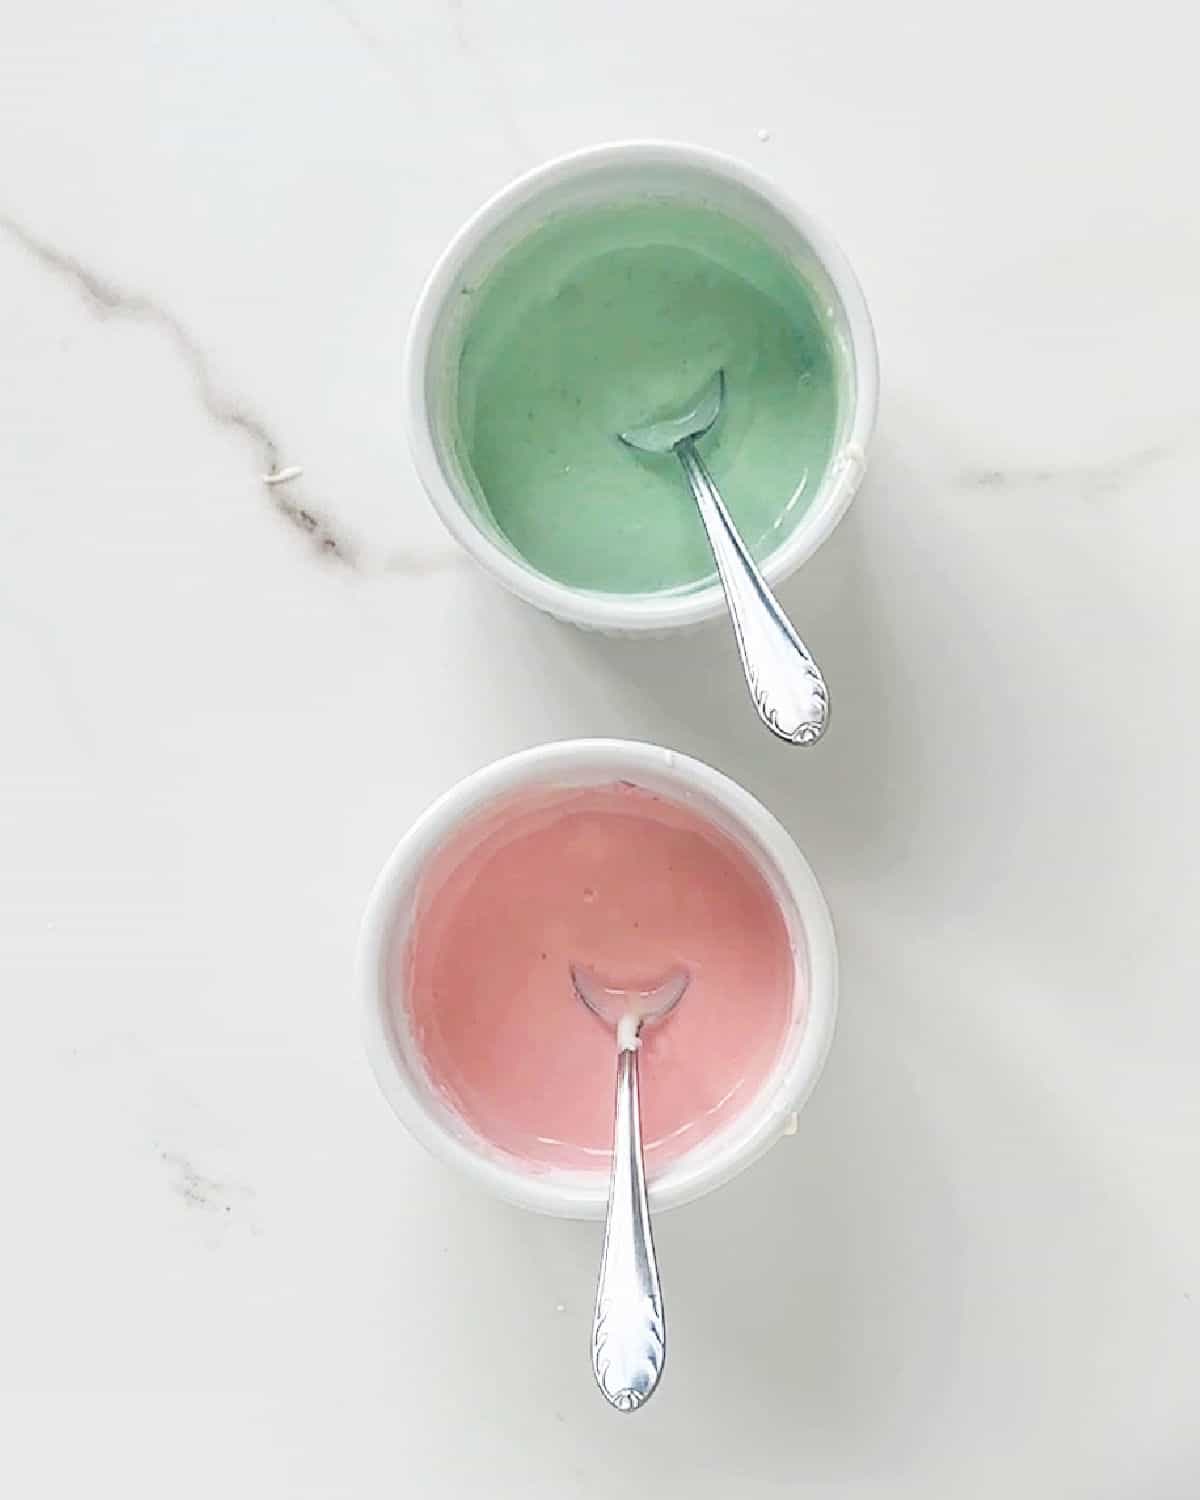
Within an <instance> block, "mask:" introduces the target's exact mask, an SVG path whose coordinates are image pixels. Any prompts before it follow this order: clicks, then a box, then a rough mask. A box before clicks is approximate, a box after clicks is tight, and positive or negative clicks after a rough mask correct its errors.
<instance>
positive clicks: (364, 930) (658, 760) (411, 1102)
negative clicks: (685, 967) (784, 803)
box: [356, 739, 838, 1219]
mask: <svg viewBox="0 0 1200 1500" xmlns="http://www.w3.org/2000/svg"><path fill="white" fill-rule="evenodd" d="M639 774H641V775H643V776H647V777H653V778H654V779H655V780H656V781H658V782H660V783H666V784H669V785H670V786H672V787H675V788H677V789H678V791H679V793H680V795H681V796H683V795H686V794H687V793H688V792H691V793H693V794H696V793H699V794H700V796H701V797H703V798H705V799H707V800H709V801H710V802H711V803H713V804H715V805H716V806H718V807H719V808H720V809H721V811H722V813H723V814H724V815H725V816H727V817H728V818H729V819H730V821H731V822H732V823H733V824H735V825H736V826H737V827H738V828H739V829H740V830H741V831H742V832H743V833H744V834H745V835H746V837H747V840H748V842H751V843H753V844H754V845H756V846H757V849H758V850H759V851H761V858H759V859H758V860H757V862H758V863H760V865H761V864H765V863H769V864H770V865H771V867H772V869H773V872H774V874H775V876H776V878H777V880H778V882H779V883H780V884H781V885H782V886H783V888H784V889H785V890H786V893H787V896H788V898H789V899H790V901H791V902H792V904H793V905H794V908H795V911H796V914H797V916H798V918H799V921H800V925H801V926H802V928H803V931H804V937H805V943H806V948H807V955H806V956H807V969H808V975H807V979H808V994H807V1005H806V1010H805V1016H804V1021H803V1030H802V1033H801V1036H800V1041H799V1044H798V1046H797V1047H796V1049H795V1052H794V1055H793V1056H792V1057H791V1058H790V1059H789V1061H788V1062H787V1065H786V1066H785V1067H784V1068H783V1069H782V1070H781V1071H780V1072H779V1073H778V1074H776V1075H775V1076H774V1077H773V1078H772V1079H771V1081H770V1082H769V1083H768V1084H767V1085H766V1086H765V1087H764V1088H763V1089H762V1090H761V1091H760V1093H759V1094H758V1095H757V1096H756V1098H755V1100H754V1101H753V1102H752V1103H751V1104H750V1105H748V1106H747V1108H746V1110H744V1111H743V1112H742V1114H741V1115H739V1116H738V1117H737V1120H736V1122H734V1123H735V1129H734V1130H733V1131H731V1132H730V1133H728V1134H727V1133H726V1132H720V1133H718V1134H717V1135H715V1136H713V1137H712V1138H711V1139H710V1140H707V1141H703V1142H701V1143H700V1144H699V1145H698V1146H697V1147H696V1148H695V1149H694V1150H693V1151H691V1152H689V1153H687V1155H685V1156H683V1157H681V1158H680V1159H679V1160H678V1161H677V1162H672V1163H670V1164H669V1165H668V1166H667V1167H666V1168H664V1170H663V1172H662V1173H661V1174H659V1175H658V1176H657V1177H656V1178H655V1179H654V1181H652V1182H651V1184H650V1189H649V1192H650V1201H651V1204H652V1206H653V1207H654V1208H655V1209H660V1210H661V1209H666V1208H673V1207H677V1206H678V1205H680V1204H683V1203H688V1202H691V1201H692V1200H693V1199H696V1198H699V1197H701V1196H703V1195H704V1194H706V1193H709V1192H711V1191H713V1190H714V1189H715V1188H717V1187H720V1186H721V1185H722V1184H723V1183H725V1182H727V1181H728V1180H729V1179H730V1178H731V1177H734V1176H735V1175H736V1174H737V1173H739V1172H741V1171H743V1170H744V1169H745V1168H746V1167H747V1166H749V1165H750V1164H751V1163H752V1162H753V1161H755V1160H757V1159H758V1157H759V1156H761V1155H762V1153H763V1152H764V1151H766V1150H767V1149H768V1147H770V1146H771V1145H772V1144H774V1142H775V1141H777V1140H778V1139H779V1138H780V1136H781V1135H783V1134H786V1133H787V1132H788V1131H789V1129H790V1126H791V1122H792V1120H793V1117H794V1116H795V1114H796V1112H797V1111H798V1110H799V1109H800V1108H801V1107H802V1106H803V1104H804V1102H805V1101H806V1100H807V1098H808V1096H809V1094H810V1093H811V1092H812V1090H813V1088H814V1087H815V1085H816V1082H817V1079H818V1078H819V1077H820V1074H821V1071H822V1069H823V1068H824V1065H825V1060H826V1058H827V1056H828V1053H829V1048H830V1045H831V1043H832V1040H833V1032H834V1026H835V1022H836V1017H837V997H838V978H837V976H838V964H837V945H836V939H835V936H834V930H833V922H832V919H831V917H830V915H829V908H828V906H827V905H826V903H825V898H824V896H823V894H822V892H821V888H820V886H819V885H818V883H817V879H816V876H815V875H814V874H813V872H812V869H811V867H810V866H809V864H808V861H807V860H806V859H805V858H804V855H803V854H802V853H801V852H800V850H799V848H798V847H797V845H796V843H795V841H794V840H793V839H792V837H791V835H790V834H789V833H788V832H787V830H786V829H785V828H784V827H783V826H782V824H781V823H780V822H779V821H778V819H776V818H775V817H774V815H773V814H771V813H770V812H768V811H767V809H766V808H765V807H764V806H763V805H762V803H761V802H759V801H758V800H757V798H755V797H753V796H752V795H751V794H750V793H749V792H748V791H746V789H745V788H744V787H742V786H740V785H739V784H738V783H737V782H735V781H733V780H732V779H731V778H730V777H728V776H726V775H724V774H723V773H722V772H720V771H717V770H715V769H714V768H713V767H712V766H709V765H707V764H705V763H704V762H703V761H699V760H695V759H693V758H692V757H691V756H687V755H682V754H680V753H679V752H677V751H673V750H668V749H665V748H664V747H662V746H659V745H652V744H648V743H646V742H644V741H638V740H611V739H580V740H561V741H552V742H550V743H547V744H543V745H536V746H534V747H532V748H531V749H528V750H522V751H519V752H517V753H516V754H515V755H510V756H506V757H504V758H503V759H500V760H496V761H493V762H491V763H490V764H489V765H486V766H484V767H483V768H482V769H480V770H478V771H476V772H474V773H473V774H471V775H469V776H467V777H465V778H464V779H463V780H461V781H459V782H457V783H456V784H455V785H454V786H452V787H450V788H449V789H448V790H447V791H446V792H444V793H443V794H442V795H441V796H440V797H439V798H437V799H436V800H435V801H434V802H433V803H432V805H431V806H430V807H429V808H427V810H426V811H425V812H424V813H422V814H421V816H420V817H418V818H417V820H416V821H415V822H414V823H413V824H412V826H411V827H410V828H409V830H408V831H407V832H406V833H405V834H404V835H403V836H402V837H401V838H400V840H399V842H398V843H397V844H396V846H395V848H394V849H393V851H392V853H391V854H390V855H389V856H388V859H387V860H386V862H385V864H384V866H383V868H382V870H381V871H380V873H379V876H378V878H377V879H376V881H375V884H374V887H373V889H372V891H371V894H370V897H369V899H368V901H367V906H366V910H365V912H364V915H363V920H362V926H361V930H360V935H359V943H358V955H357V973H356V987H357V990H358V996H359V1003H360V1006H361V1011H362V1019H363V1037H364V1043H365V1047H366V1051H367V1056H368V1059H369V1061H370V1064H371V1068H372V1071H373V1072H374V1075H375V1078H376V1081H377V1083H378V1084H379V1087H380V1089H381V1090H382V1092H383V1095H384V1097H385V1098H386V1100H387V1101H388V1103H389V1104H390V1105H391V1108H392V1110H393V1111H394V1112H395V1114H396V1115H397V1117H398V1118H399V1119H400V1121H401V1122H402V1123H403V1124H404V1125H405V1126H406V1127H407V1129H408V1130H409V1132H410V1133H411V1134H412V1135H413V1136H414V1137H415V1138H416V1140H417V1141H419V1142H420V1143H421V1144H422V1145H423V1146H424V1147H425V1148H426V1149H427V1150H428V1151H429V1152H430V1153H431V1154H432V1155H433V1156H434V1157H436V1158H438V1159H439V1160H441V1161H443V1162H446V1163H447V1164H449V1165H451V1166H453V1167H455V1168H456V1169H458V1170H459V1171H461V1172H463V1173H465V1175H466V1176H467V1177H469V1178H470V1179H472V1180H473V1181H474V1182H475V1183H477V1184H478V1185H479V1186H480V1187H483V1188H484V1189H486V1190H487V1191H488V1192H490V1193H492V1194H493V1195H495V1196H496V1197H499V1198H501V1199H503V1200H504V1201H506V1202H508V1203H510V1204H514V1205H516V1206H517V1207H521V1208H526V1209H531V1210H534V1211H536V1212H539V1213H544V1214H551V1215H556V1216H558V1217H563V1218H580V1219H597V1218H600V1217H602V1216H603V1214H604V1210H605V1204H606V1201H607V1181H606V1180H605V1179H604V1178H602V1177H601V1176H600V1174H596V1175H595V1180H594V1181H593V1180H590V1179H587V1178H583V1177H571V1176H569V1175H567V1174H555V1173H552V1172H546V1173H531V1172H524V1171H522V1170H521V1169H520V1167H519V1166H518V1165H517V1164H516V1163H515V1162H510V1161H509V1160H508V1159H506V1158H503V1157H501V1156H500V1155H499V1154H498V1153H492V1152H488V1151H487V1148H486V1144H485V1143H483V1142H482V1141H481V1142H479V1143H478V1144H476V1143H474V1142H472V1141H471V1140H470V1139H469V1138H467V1137H466V1136H464V1135H461V1134H458V1133H456V1132H455V1131H453V1130H452V1129H451V1128H450V1126H449V1125H448V1124H447V1123H446V1122H445V1121H444V1120H443V1119H442V1118H440V1117H439V1116H438V1115H436V1114H435V1113H434V1112H433V1111H431V1109H430V1108H429V1105H428V1103H427V1100H426V1097H425V1096H424V1095H423V1093H422V1092H421V1091H420V1090H419V1089H418V1087H417V1086H416V1084H415V1083H414V1081H413V1079H412V1078H411V1077H410V1075H409V1072H408V1070H407V1069H406V1068H405V1067H404V1066H403V1065H402V1063H401V1062H399V1061H398V1059H397V1056H396V1043H395V1041H394V1038H393V1033H392V1028H391V1023H390V1019H389V1011H390V1002H389V993H388V991H389V986H388V982H387V978H386V975H387V964H388V956H389V951H390V944H391V940H392V930H393V923H394V920H395V916H396V913H397V911H398V910H399V909H400V904H401V896H402V894H403V892H404V891H405V890H407V889H409V888H411V885H412V883H413V882H414V881H415V880H416V879H418V878H419V874H420V871H421V869H422V868H423V867H424V865H425V863H426V861H427V860H428V859H429V858H430V857H431V856H432V855H433V854H434V852H435V851H436V850H437V849H438V848H440V847H441V846H442V845H443V844H444V842H445V840H446V839H447V838H448V837H449V836H450V835H451V834H452V832H453V831H454V830H455V829H456V828H458V827H459V826H461V824H462V822H463V820H464V819H465V818H467V817H469V816H471V815H472V814H473V813H474V812H475V811H476V810H478V809H480V808H482V807H483V806H485V805H486V804H488V803H489V802H492V801H494V800H495V799H496V798H497V797H498V796H501V795H503V794H504V793H505V792H507V791H510V790H515V789H517V788H519V787H523V786H528V785H530V784H531V782H534V781H536V780H538V779H542V778H544V779H545V780H546V781H549V782H552V781H553V780H554V779H555V778H556V777H559V778H562V779H563V780H564V781H569V779H571V778H573V777H588V778H591V777H595V778H596V779H597V780H600V779H603V778H607V777H611V778H612V779H614V780H618V779H621V778H622V777H626V778H629V779H632V780H634V781H636V779H637V777H638V775H639Z"/></svg>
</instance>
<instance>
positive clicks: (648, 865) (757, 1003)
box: [395, 783, 795, 1170]
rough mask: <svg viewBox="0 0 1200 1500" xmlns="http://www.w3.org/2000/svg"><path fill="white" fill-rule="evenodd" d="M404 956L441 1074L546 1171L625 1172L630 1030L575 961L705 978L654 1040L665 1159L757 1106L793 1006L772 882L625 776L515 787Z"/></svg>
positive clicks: (437, 875) (416, 1020) (469, 841)
mask: <svg viewBox="0 0 1200 1500" xmlns="http://www.w3.org/2000/svg"><path fill="white" fill-rule="evenodd" d="M401 961H402V963H403V965H404V969H403V972H404V973H406V975H407V990H408V1006H409V1015H410V1022H411V1026H412V1031H413V1034H414V1036H415V1037H416V1040H417V1044H418V1047H419V1048H420V1051H421V1054H422V1056H423V1058H424V1062H425V1066H426V1068H427V1070H428V1073H429V1076H430V1078H431V1079H432V1081H433V1083H434V1085H435V1086H436V1087H437V1088H438V1089H439V1090H440V1091H441V1092H442V1094H443V1095H444V1097H446V1098H447V1099H448V1100H449V1101H450V1103H451V1104H452V1106H453V1107H454V1109H455V1110H456V1111H457V1112H458V1113H459V1114H460V1115H461V1116H462V1118H463V1119H464V1120H465V1121H466V1122H467V1124H468V1125H469V1126H470V1127H471V1128H472V1129H473V1130H474V1131H475V1132H476V1133H477V1134H479V1135H480V1136H482V1137H483V1138H484V1139H485V1140H487V1141H489V1142H491V1143H492V1144H493V1145H494V1146H496V1147H497V1148H498V1149H499V1150H501V1151H503V1152H505V1153H507V1154H509V1155H511V1156H514V1157H517V1158H519V1159H520V1160H522V1161H524V1162H525V1163H528V1164H532V1165H535V1166H540V1167H569V1168H594V1169H597V1170H607V1163H608V1158H609V1154H610V1146H611V1140H612V1112H613V1080H614V1072H615V1066H616V1041H615V1037H614V1035H613V1033H612V1032H611V1031H610V1030H608V1029H606V1028H605V1027H604V1026H603V1024H602V1023H601V1022H600V1021H598V1020H597V1019H596V1018H595V1017H594V1016H592V1015H591V1014H589V1013H588V1011H587V1010H585V1009H584V1007H583V1005H582V1004H581V1003H580V1001H579V1000H578V999H577V998H576V997H575V995H574V994H573V991H572V988H571V981H570V976H569V967H570V964H571V963H572V962H577V963H583V964H587V965H590V966H592V967H593V968H594V969H595V970H596V971H598V972H599V973H601V974H603V975H604V976H606V977H607V978H608V979H609V980H610V981H611V982H612V983H614V984H617V985H620V986H622V987H624V986H626V985H628V986H630V987H635V986H637V985H639V984H645V983H646V982H648V981H653V980H656V979H658V978H660V977H661V976H662V975H663V974H664V973H665V972H666V971H667V970H668V969H670V968H671V967H672V966H674V965H676V964H682V965H684V966H685V967H686V968H687V970H688V971H689V973H690V975H691V983H690V985H689V987H688V990H687V993H686V994H685V995H684V997H683V999H682V1001H681V1002H680V1004H679V1006H678V1007H677V1008H676V1009H675V1011H674V1012H672V1014H671V1015H670V1016H668V1017H667V1018H666V1019H665V1020H664V1021H663V1022H661V1023H660V1024H659V1025H657V1026H654V1027H650V1028H647V1029H646V1031H645V1032H644V1033H643V1044H642V1057H641V1084H642V1089H641V1093H642V1121H643V1131H644V1136H645V1142H646V1148H647V1157H648V1159H649V1161H650V1163H651V1165H653V1164H655V1163H659V1164H661V1163H662V1162H665V1161H667V1160H670V1159H671V1158H672V1157H675V1156H678V1155H680V1154H681V1153H682V1152H683V1151H686V1150H688V1149H689V1148H690V1147H692V1146H694V1145H695V1144H696V1143H697V1142H698V1141H700V1140H703V1139H704V1137H706V1136H708V1135H711V1134H712V1133H713V1132H714V1131H715V1130H717V1129H718V1128H719V1127H721V1126H722V1125H724V1124H726V1123H727V1122H728V1121H729V1120H730V1119H731V1118H733V1117H734V1116H735V1115H736V1114H737V1113H738V1112H739V1111H740V1110H741V1109H742V1108H744V1107H745V1105H746V1104H747V1103H748V1102H749V1100H750V1099H752V1098H753V1096H754V1094H755V1092H756V1091H757V1089H758V1087H759V1086H760V1085H761V1083H762V1082H763V1080H764V1079H765V1078H766V1077H767V1075H768V1074H769V1073H770V1071H771V1068H772V1066H773V1064H774V1063H775V1061H776V1059H777V1058H778V1057H779V1054H780V1051H781V1049H782V1047H783V1043H784V1039H785V1037H786V1035H787V1033H788V1031H789V1029H790V1027H791V1025H792V1023H793V1020H794V1019H795V1018H794V1016H793V982H794V981H793V974H794V965H793V958H792V951H791V945H790V942H789V939H788V932H787V928H786V925H785V923H784V920H783V916H782V914H781V913H780V910H779V906H778V904H777V902H776V900H775V898H774V896H773V895H772V893H771V891H770V889H769V887H768V885H767V883H766V881H765V879H764V878H763V876H762V875H761V874H760V872H759V871H758V870H757V869H756V868H755V866H754V865H753V863H752V862H751V861H750V859H749V858H748V857H747V855H746V854H744V853H743V852H742V851H741V849H739V848H738V847H737V845H736V844H734V843H733V841H732V840H731V839H730V838H728V837H727V836H726V835H725V834H723V833H722V832H720V831H719V830H718V829H716V828H715V827H714V826H713V825H712V824H711V823H710V822H709V821H708V820H707V819H705V818H704V817H703V816H701V815H700V814H699V813H698V812H696V811H694V810H693V809H691V808H688V807H685V806H682V805H680V804H677V803H674V802H669V801H666V800H664V799H663V798H661V797H658V796H655V795H653V794H651V793H649V792H646V791H642V790H640V789H638V788H635V787H632V786H629V785H628V784H625V783H621V784H619V785H612V786H601V787H590V788H583V789H563V790H556V791H546V792H539V793H536V794H527V795H525V796H523V797H520V798H517V799H509V800H508V801H507V802H505V803H503V804H501V805H499V806H497V807H495V808H493V809H491V810H489V811H488V812H486V813H484V814H482V815H481V816H480V817H478V818H477V819H476V820H474V821H473V822H471V823H469V824H468V825H466V826H465V827H463V828H462V829H460V830H459V831H458V833H457V834H456V835H455V837H454V838H453V839H452V840H451V841H450V842H449V844H448V845H447V846H445V847H444V848H443V849H442V850H441V851H440V853H439V855H438V857H437V858H436V859H435V860H434V861H433V863H432V865H431V868H430V869H429V870H428V871H427V873H426V875H425V878H424V880H423V882H422V886H421V889H420V891H419V893H418V897H417V909H416V913H415V918H414V922H413V926H412V930H411V937H410V939H409V941H408V944H407V946H406V949H405V951H404V953H403V954H402V955H401ZM399 988H400V987H399V986H397V987H396V989H397V990H399ZM395 1003H400V1002H399V1001H396V1002H395Z"/></svg>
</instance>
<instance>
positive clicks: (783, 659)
mask: <svg viewBox="0 0 1200 1500" xmlns="http://www.w3.org/2000/svg"><path fill="white" fill-rule="evenodd" d="M724 399H725V371H724V370H718V371H717V373H716V374H715V375H714V376H713V378H712V379H711V380H710V381H709V382H708V384H707V385H706V386H705V387H704V390H703V391H702V392H701V394H700V396H699V397H698V398H697V400H696V401H695V403H694V404H693V405H692V406H691V407H690V408H689V409H688V410H687V411H686V412H684V413H682V415H680V416H677V417H669V418H667V419H666V420H664V421H659V422H648V423H646V424H645V425H644V426H642V427H631V428H630V429H629V430H628V431H627V432H622V433H621V434H620V438H621V441H622V442H623V443H625V444H626V445H627V446H628V447H630V448H636V449H637V450H638V451H639V452H641V453H674V455H675V457H676V458H677V459H678V460H679V462H680V463H681V464H682V465H683V472H684V473H685V474H686V475H687V481H688V484H689V485H690V486H691V489H692V496H693V498H694V499H695V501H696V505H697V508H698V509H699V511H700V519H701V521H703V523H704V530H705V531H706V532H707V534H708V544H709V546H710V547H711V548H712V554H713V559H714V560H715V562H716V565H717V573H718V574H719V575H720V579H721V586H722V587H723V588H724V590H725V602H726V603H727V604H728V606H729V614H730V618H731V619H732V620H733V633H734V635H735V636H736V637H737V645H738V654H739V655H740V656H741V658H742V668H743V670H744V671H745V673H746V683H747V685H748V687H749V689H750V696H751V697H752V698H753V699H754V706H755V707H756V708H757V709H758V712H759V717H760V718H761V719H762V721H763V723H764V724H765V725H766V726H767V728H768V729H770V730H772V731H773V732H774V733H775V734H777V735H778V736H779V737H780V739H784V740H787V741H788V743H789V744H792V745H811V744H813V743H815V741H817V740H819V739H820V738H821V735H822V734H823V733H824V732H825V724H826V721H827V720H828V718H829V692H828V690H827V689H826V687H825V679H824V678H823V677H822V676H821V673H820V669H819V668H818V667H817V664H816V662H815V661H813V659H812V657H811V656H810V655H809V653H808V649H807V647H806V646H805V644H804V642H803V641H802V640H801V639H800V637H799V636H798V635H797V634H796V632H795V629H794V628H793V626H792V622H791V621H790V620H789V619H788V617H787V616H786V615H785V614H784V612H783V610H782V609H781V608H780V606H779V601H778V600H777V599H776V598H775V595H774V594H773V593H772V592H771V590H770V588H769V587H768V586H767V581H766V579H765V578H764V577H763V576H762V574H761V573H760V572H759V570H758V567H757V565H756V563H755V561H754V559H753V558H752V557H751V556H750V552H749V549H748V548H747V546H746V544H745V542H744V541H743V540H742V538H741V536H740V535H739V533H738V530H737V527H736V526H735V525H734V524H733V520H732V518H731V517H730V514H729V511H728V510H727V509H726V506H725V502H724V501H723V500H722V499H721V495H720V492H719V491H718V489H717V486H716V485H715V484H714V483H713V477H712V475H711V474H710V473H709V472H708V470H707V469H706V468H705V466H704V463H703V460H702V459H701V457H700V454H699V453H698V452H697V450H696V443H697V440H698V439H700V438H702V437H703V436H704V434H705V433H706V432H708V431H709V429H710V428H711V427H712V426H713V424H714V423H715V422H716V420H717V417H718V416H719V415H720V413H721V403H722V402H723V401H724Z"/></svg>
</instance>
